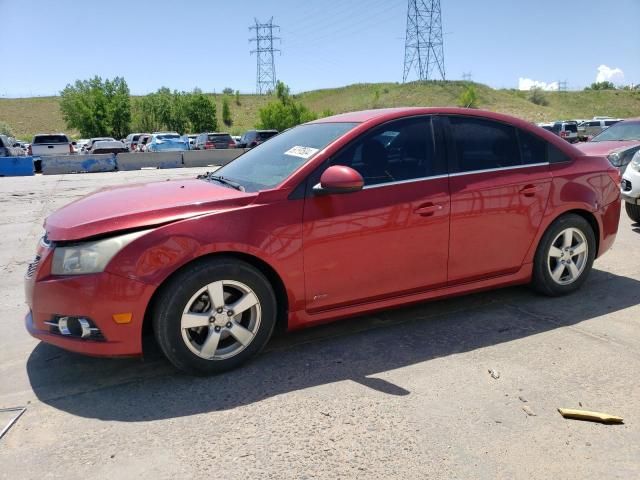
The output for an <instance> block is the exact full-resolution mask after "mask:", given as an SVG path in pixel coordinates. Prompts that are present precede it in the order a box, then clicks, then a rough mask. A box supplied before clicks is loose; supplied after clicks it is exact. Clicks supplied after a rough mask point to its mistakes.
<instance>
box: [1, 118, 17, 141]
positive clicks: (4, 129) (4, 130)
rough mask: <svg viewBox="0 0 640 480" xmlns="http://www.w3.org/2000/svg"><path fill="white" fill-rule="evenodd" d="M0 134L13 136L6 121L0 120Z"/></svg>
mask: <svg viewBox="0 0 640 480" xmlns="http://www.w3.org/2000/svg"><path fill="white" fill-rule="evenodd" d="M0 135H6V136H7V137H13V136H14V135H13V130H11V126H10V125H9V124H8V123H7V122H3V121H2V120H0Z"/></svg>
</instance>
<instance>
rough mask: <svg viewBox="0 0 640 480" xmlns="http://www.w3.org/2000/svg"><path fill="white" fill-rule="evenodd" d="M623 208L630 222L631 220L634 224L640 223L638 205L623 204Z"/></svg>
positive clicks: (639, 207) (639, 206)
mask: <svg viewBox="0 0 640 480" xmlns="http://www.w3.org/2000/svg"><path fill="white" fill-rule="evenodd" d="M624 208H625V210H626V211H627V215H629V218H630V219H631V220H633V221H634V222H635V223H640V205H635V204H633V203H629V202H624Z"/></svg>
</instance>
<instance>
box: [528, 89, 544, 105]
mask: <svg viewBox="0 0 640 480" xmlns="http://www.w3.org/2000/svg"><path fill="white" fill-rule="evenodd" d="M529 101H530V102H531V103H534V104H536V105H540V106H541V107H546V106H547V105H549V100H547V97H546V95H545V94H544V93H542V90H540V89H539V88H532V89H531V93H530V94H529Z"/></svg>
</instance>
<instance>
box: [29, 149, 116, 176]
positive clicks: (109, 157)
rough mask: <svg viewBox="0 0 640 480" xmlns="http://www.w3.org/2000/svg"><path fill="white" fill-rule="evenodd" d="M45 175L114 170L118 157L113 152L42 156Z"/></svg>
mask: <svg viewBox="0 0 640 480" xmlns="http://www.w3.org/2000/svg"><path fill="white" fill-rule="evenodd" d="M40 158H41V160H42V174H43V175H60V174H64V173H85V172H88V173H96V172H113V171H115V169H116V157H115V155H113V154H112V153H109V154H102V155H100V154H98V155H52V156H43V157H40Z"/></svg>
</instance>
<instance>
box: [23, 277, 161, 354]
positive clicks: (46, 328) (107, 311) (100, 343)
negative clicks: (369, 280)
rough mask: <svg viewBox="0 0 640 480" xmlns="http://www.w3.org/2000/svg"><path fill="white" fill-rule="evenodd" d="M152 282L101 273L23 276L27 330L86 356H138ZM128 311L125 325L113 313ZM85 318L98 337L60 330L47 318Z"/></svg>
mask: <svg viewBox="0 0 640 480" xmlns="http://www.w3.org/2000/svg"><path fill="white" fill-rule="evenodd" d="M153 290H154V289H153V287H151V286H149V285H146V284H143V283H141V282H138V281H135V280H131V279H127V278H123V277H119V276H116V275H112V274H109V273H106V272H103V273H99V274H95V275H83V276H75V277H45V278H43V279H39V280H36V281H34V280H33V279H27V280H26V283H25V293H26V298H27V304H28V305H29V308H30V311H29V312H28V313H27V315H26V317H25V326H26V329H27V331H28V332H29V333H30V334H31V335H32V336H33V337H35V338H37V339H39V340H42V341H43V342H46V343H50V344H52V345H56V346H58V347H61V348H64V349H65V350H70V351H73V352H77V353H82V354H86V355H91V356H107V357H114V356H138V355H141V354H142V324H143V321H144V315H145V311H146V308H147V305H148V303H149V300H150V298H151V295H152V294H153ZM125 313H131V321H130V322H129V323H126V324H118V323H116V322H115V320H114V318H113V315H117V314H125ZM60 316H70V317H72V316H75V317H84V318H88V319H90V320H91V322H93V324H94V325H95V326H96V327H98V328H99V329H100V332H101V333H102V337H103V339H100V340H93V339H82V338H79V337H73V336H64V335H62V334H61V333H60V332H59V331H58V329H57V328H56V327H52V326H50V325H48V324H47V323H45V322H51V321H52V319H54V318H55V317H60Z"/></svg>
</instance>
